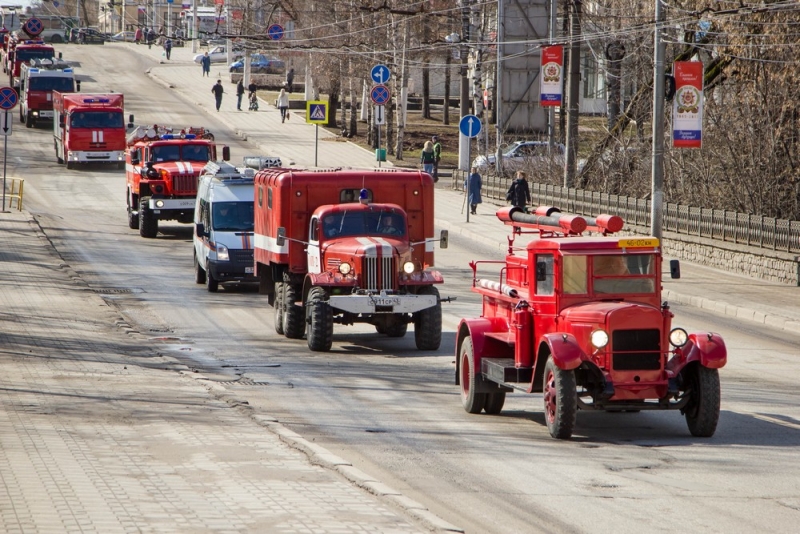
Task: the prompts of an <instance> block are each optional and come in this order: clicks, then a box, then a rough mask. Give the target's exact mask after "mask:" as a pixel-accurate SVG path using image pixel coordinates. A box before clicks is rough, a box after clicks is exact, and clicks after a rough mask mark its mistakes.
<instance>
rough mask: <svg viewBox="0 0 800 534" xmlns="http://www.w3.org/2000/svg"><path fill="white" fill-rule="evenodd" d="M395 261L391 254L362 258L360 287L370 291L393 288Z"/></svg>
mask: <svg viewBox="0 0 800 534" xmlns="http://www.w3.org/2000/svg"><path fill="white" fill-rule="evenodd" d="M394 273H395V261H394V257H393V256H384V257H380V258H376V257H368V258H364V270H363V271H362V277H361V278H362V280H361V287H362V289H368V290H370V291H380V290H381V289H394Z"/></svg>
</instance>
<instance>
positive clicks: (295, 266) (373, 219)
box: [254, 169, 447, 351]
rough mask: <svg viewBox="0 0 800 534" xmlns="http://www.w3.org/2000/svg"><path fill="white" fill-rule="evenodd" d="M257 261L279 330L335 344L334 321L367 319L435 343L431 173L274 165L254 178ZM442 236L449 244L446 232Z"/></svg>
mask: <svg viewBox="0 0 800 534" xmlns="http://www.w3.org/2000/svg"><path fill="white" fill-rule="evenodd" d="M254 196H255V235H254V248H255V268H256V276H257V277H258V278H259V284H260V290H261V293H265V294H267V295H269V299H270V300H269V301H270V304H271V305H272V306H274V308H275V331H276V332H277V333H279V334H284V335H285V336H286V337H288V338H293V339H300V338H302V337H303V334H307V341H308V346H309V348H310V349H311V350H314V351H327V350H330V348H331V344H332V339H333V324H334V323H338V324H354V323H369V324H372V325H374V326H375V328H376V330H377V331H378V332H379V333H382V334H386V335H388V336H390V337H403V336H405V334H406V330H407V328H408V323H410V322H413V323H414V339H415V342H416V346H417V348H418V349H420V350H436V349H438V348H439V344H440V343H441V337H442V308H441V299H440V298H439V292H438V290H437V289H436V287H435V284H441V283H442V282H443V280H442V276H441V274H439V272H437V271H433V270H430V269H429V268H430V267H431V266H433V244H434V243H433V239H432V238H433V180H432V179H431V177H430V176H429V175H427V174H425V173H422V172H419V171H407V170H394V169H377V170H376V169H371V170H354V169H349V170H342V169H335V170H295V169H267V170H263V171H260V172H259V173H257V174H256V177H255V193H254ZM440 243H441V246H442V247H446V246H447V234H446V232H443V233H442V236H441V239H440Z"/></svg>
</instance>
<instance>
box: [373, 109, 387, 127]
mask: <svg viewBox="0 0 800 534" xmlns="http://www.w3.org/2000/svg"><path fill="white" fill-rule="evenodd" d="M384 124H386V108H384V107H383V106H375V126H382V125H384Z"/></svg>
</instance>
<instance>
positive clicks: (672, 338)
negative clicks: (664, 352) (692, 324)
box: [669, 328, 689, 347]
mask: <svg viewBox="0 0 800 534" xmlns="http://www.w3.org/2000/svg"><path fill="white" fill-rule="evenodd" d="M687 341H689V334H687V333H686V330H684V329H683V328H673V329H672V332H670V333H669V342H670V343H671V344H672V346H674V347H682V346H684V345H686V342H687Z"/></svg>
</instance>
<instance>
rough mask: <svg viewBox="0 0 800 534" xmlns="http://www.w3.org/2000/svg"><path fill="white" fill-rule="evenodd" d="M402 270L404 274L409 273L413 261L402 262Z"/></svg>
mask: <svg viewBox="0 0 800 534" xmlns="http://www.w3.org/2000/svg"><path fill="white" fill-rule="evenodd" d="M403 272H404V273H406V274H411V273H413V272H414V262H413V261H407V262H405V263H404V264H403Z"/></svg>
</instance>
